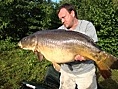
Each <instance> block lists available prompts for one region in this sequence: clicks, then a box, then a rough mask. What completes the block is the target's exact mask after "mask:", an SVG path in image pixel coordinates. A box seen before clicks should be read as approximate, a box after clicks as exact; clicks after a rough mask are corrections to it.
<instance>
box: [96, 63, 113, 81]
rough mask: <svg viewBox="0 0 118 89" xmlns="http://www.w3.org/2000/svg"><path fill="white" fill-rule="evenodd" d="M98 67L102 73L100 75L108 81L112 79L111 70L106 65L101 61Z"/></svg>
mask: <svg viewBox="0 0 118 89" xmlns="http://www.w3.org/2000/svg"><path fill="white" fill-rule="evenodd" d="M97 66H98V69H99V71H100V74H101V75H102V77H103V78H104V79H108V78H110V77H111V70H110V68H109V67H108V66H107V65H106V64H105V63H103V62H102V61H100V62H98V63H97Z"/></svg>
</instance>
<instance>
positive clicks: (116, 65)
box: [100, 51, 118, 69]
mask: <svg viewBox="0 0 118 89" xmlns="http://www.w3.org/2000/svg"><path fill="white" fill-rule="evenodd" d="M100 55H101V59H102V60H101V61H102V62H104V63H105V64H106V65H107V66H108V67H109V68H111V69H118V58H116V57H115V56H113V55H111V54H109V53H106V52H105V51H103V52H101V53H100Z"/></svg>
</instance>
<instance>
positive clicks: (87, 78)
mask: <svg viewBox="0 0 118 89" xmlns="http://www.w3.org/2000/svg"><path fill="white" fill-rule="evenodd" d="M60 72H61V76H60V87H59V89H75V87H76V85H77V88H78V89H97V82H96V75H95V68H94V69H93V70H91V71H89V72H87V73H84V74H80V75H73V74H70V73H67V72H65V71H64V70H62V69H61V70H60Z"/></svg>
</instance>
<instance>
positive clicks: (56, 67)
mask: <svg viewBox="0 0 118 89" xmlns="http://www.w3.org/2000/svg"><path fill="white" fill-rule="evenodd" d="M52 64H53V67H54V68H55V70H56V71H60V69H61V66H60V65H59V64H58V63H55V62H52Z"/></svg>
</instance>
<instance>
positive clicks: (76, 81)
mask: <svg viewBox="0 0 118 89" xmlns="http://www.w3.org/2000/svg"><path fill="white" fill-rule="evenodd" d="M58 17H59V19H60V20H61V22H62V24H63V25H62V26H61V27H59V28H58V29H65V30H72V31H77V32H81V33H84V34H86V35H88V36H90V37H91V38H92V39H93V40H94V42H97V41H98V39H97V35H96V30H95V27H94V26H93V24H92V23H91V22H89V21H85V20H78V18H77V12H76V10H75V8H74V7H73V6H72V5H71V4H67V3H66V4H63V5H62V6H60V8H59V10H58ZM67 55H68V54H67ZM60 73H61V76H60V87H59V89H75V87H76V85H77V88H78V89H97V83H96V75H95V65H94V62H93V61H92V60H86V59H84V57H81V56H80V55H79V54H78V56H76V57H75V61H74V62H70V63H65V64H61V69H60Z"/></svg>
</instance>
